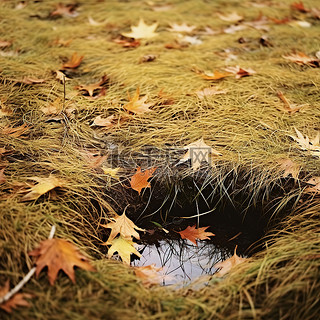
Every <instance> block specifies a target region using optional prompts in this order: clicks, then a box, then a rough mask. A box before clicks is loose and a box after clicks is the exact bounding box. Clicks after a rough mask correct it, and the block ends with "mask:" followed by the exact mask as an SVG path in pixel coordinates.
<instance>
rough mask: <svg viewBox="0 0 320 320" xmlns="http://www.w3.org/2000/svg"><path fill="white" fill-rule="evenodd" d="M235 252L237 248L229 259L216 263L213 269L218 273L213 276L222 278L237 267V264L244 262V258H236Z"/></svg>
mask: <svg viewBox="0 0 320 320" xmlns="http://www.w3.org/2000/svg"><path fill="white" fill-rule="evenodd" d="M236 250H237V246H236V247H235V249H234V254H233V256H232V257H231V258H228V259H227V260H225V261H222V262H219V263H216V264H215V265H214V268H217V269H220V271H218V272H217V273H215V275H216V276H217V277H223V276H224V275H225V274H227V273H228V272H229V271H230V270H231V269H232V268H233V267H235V266H237V265H238V264H240V263H242V262H244V261H245V260H246V258H241V257H239V256H237V253H236Z"/></svg>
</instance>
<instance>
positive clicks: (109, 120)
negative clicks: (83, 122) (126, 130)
mask: <svg viewBox="0 0 320 320" xmlns="http://www.w3.org/2000/svg"><path fill="white" fill-rule="evenodd" d="M114 119H115V116H114V115H111V116H109V117H106V118H103V117H102V116H101V115H99V116H97V117H95V118H94V119H93V123H92V124H91V126H97V127H107V128H110V127H112V126H113V125H114V123H113V121H114Z"/></svg>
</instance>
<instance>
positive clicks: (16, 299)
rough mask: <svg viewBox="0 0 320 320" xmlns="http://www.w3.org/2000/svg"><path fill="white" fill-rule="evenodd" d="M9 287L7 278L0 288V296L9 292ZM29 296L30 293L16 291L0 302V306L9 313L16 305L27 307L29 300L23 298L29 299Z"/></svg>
mask: <svg viewBox="0 0 320 320" xmlns="http://www.w3.org/2000/svg"><path fill="white" fill-rule="evenodd" d="M9 289H10V285H9V280H7V281H6V283H5V285H4V287H2V288H0V297H3V296H5V295H6V294H7V293H8V292H9ZM31 297H32V296H31V294H28V293H16V294H15V295H13V297H12V298H10V299H9V300H7V301H5V302H3V303H2V304H0V308H1V309H3V310H4V311H6V312H8V313H11V312H12V309H16V308H17V307H18V306H23V307H29V306H30V304H29V302H28V301H26V300H24V298H29V299H30V298H31Z"/></svg>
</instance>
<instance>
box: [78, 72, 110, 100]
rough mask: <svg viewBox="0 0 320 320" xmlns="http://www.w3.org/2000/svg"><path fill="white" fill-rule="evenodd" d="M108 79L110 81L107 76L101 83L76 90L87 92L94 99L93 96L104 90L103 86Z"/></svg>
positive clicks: (83, 86)
mask: <svg viewBox="0 0 320 320" xmlns="http://www.w3.org/2000/svg"><path fill="white" fill-rule="evenodd" d="M107 79H108V78H107V76H103V77H102V78H101V80H100V81H99V82H96V83H92V84H87V85H80V86H77V87H75V89H78V90H80V91H86V92H87V93H88V94H89V96H90V97H93V94H94V92H95V91H97V90H99V89H102V88H103V87H102V85H103V84H105V83H106V82H107ZM100 91H101V90H100Z"/></svg>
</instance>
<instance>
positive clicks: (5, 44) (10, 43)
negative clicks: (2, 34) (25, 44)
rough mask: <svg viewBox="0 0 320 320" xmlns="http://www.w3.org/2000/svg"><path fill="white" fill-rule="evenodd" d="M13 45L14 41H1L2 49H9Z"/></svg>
mask: <svg viewBox="0 0 320 320" xmlns="http://www.w3.org/2000/svg"><path fill="white" fill-rule="evenodd" d="M11 45H12V41H6V40H0V48H7V47H10V46H11Z"/></svg>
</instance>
